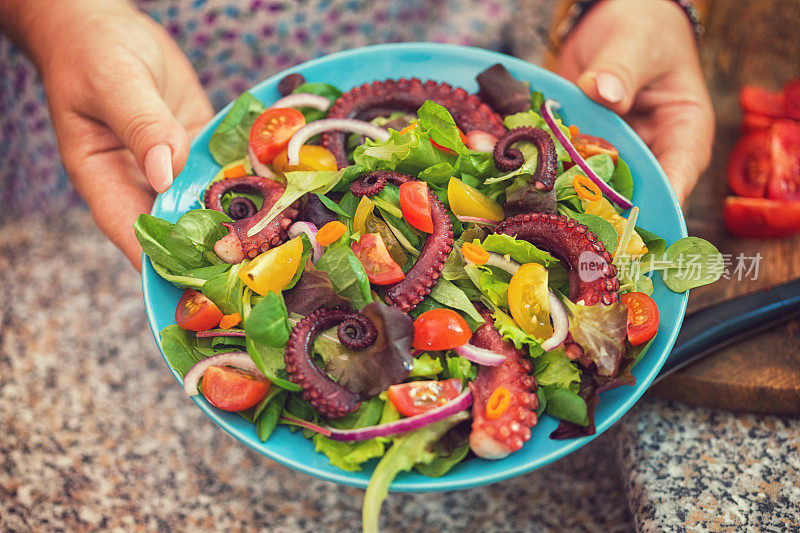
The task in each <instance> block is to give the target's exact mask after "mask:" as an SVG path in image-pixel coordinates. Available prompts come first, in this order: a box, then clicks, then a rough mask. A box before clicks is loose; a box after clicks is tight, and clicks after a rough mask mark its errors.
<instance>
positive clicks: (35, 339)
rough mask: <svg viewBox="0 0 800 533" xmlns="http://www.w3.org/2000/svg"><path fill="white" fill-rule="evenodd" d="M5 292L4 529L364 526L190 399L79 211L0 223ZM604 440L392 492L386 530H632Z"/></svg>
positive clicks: (1, 336) (339, 501)
mask: <svg viewBox="0 0 800 533" xmlns="http://www.w3.org/2000/svg"><path fill="white" fill-rule="evenodd" d="M0 302H2V304H0V428H2V431H0V530H9V531H27V530H39V531H54V530H70V531H74V530H97V529H102V530H107V529H111V528H118V529H119V530H124V531H132V530H139V529H142V530H161V531H164V530H178V531H180V530H197V529H198V528H199V529H201V530H214V531H231V530H232V531H253V530H269V531H315V532H316V531H357V530H359V529H360V524H361V517H360V510H361V499H362V496H363V491H361V490H358V489H353V488H344V487H340V486H337V485H335V484H333V483H330V482H326V481H320V480H317V479H315V478H312V477H309V476H307V475H305V474H300V473H297V472H294V471H291V470H289V469H287V468H285V467H283V466H280V465H278V464H276V463H274V462H272V461H270V460H269V459H266V458H264V457H262V456H261V455H258V454H257V453H255V452H253V451H251V450H249V449H248V448H246V447H245V446H243V445H240V444H239V443H237V442H235V441H234V440H233V439H232V438H231V437H229V436H228V435H227V434H225V433H224V432H223V431H222V430H220V429H219V428H217V427H216V426H215V425H214V424H213V423H212V422H211V421H209V420H208V419H207V418H206V417H205V416H204V415H203V414H202V413H201V411H200V410H199V409H197V408H196V407H195V406H194V405H193V404H192V403H191V402H190V401H189V400H188V399H187V398H186V397H185V396H184V395H183V393H182V391H181V390H180V388H179V387H178V386H177V384H176V383H175V380H174V379H173V377H172V375H171V374H170V373H169V372H168V371H167V368H166V366H165V364H164V362H163V360H162V359H161V355H160V354H159V352H158V348H157V347H156V344H155V342H154V341H153V338H152V336H151V334H150V331H149V328H148V326H147V323H146V320H145V316H144V309H143V304H142V299H141V289H140V285H139V276H138V275H137V274H136V273H135V272H134V271H133V270H132V269H131V268H130V266H128V265H127V264H126V263H125V261H124V259H123V257H122V255H121V254H120V253H119V252H118V251H117V250H116V249H115V248H114V247H113V246H112V245H111V244H110V243H108V242H107V241H106V240H105V238H104V237H103V236H102V235H101V234H100V232H99V231H98V230H97V229H95V227H94V225H93V223H92V221H91V217H90V216H89V215H88V214H87V213H85V212H82V211H76V212H70V213H68V214H66V215H65V217H64V218H60V219H51V220H47V221H41V220H37V221H26V222H24V223H19V222H10V221H6V222H5V223H3V224H0ZM613 448H614V439H613V435H611V434H609V435H605V436H603V437H601V438H599V439H598V440H596V441H595V442H594V443H592V444H591V445H589V446H587V447H585V448H583V449H582V450H580V451H579V452H577V453H575V454H573V455H571V456H569V457H568V458H566V459H564V460H562V461H559V462H557V463H556V464H554V465H551V466H549V467H546V468H543V469H541V470H539V471H537V472H533V473H530V474H528V475H525V476H521V477H518V478H516V479H513V480H509V481H505V482H502V483H498V484H495V485H492V486H490V487H487V488H478V489H472V490H466V491H460V492H450V493H439V494H419V495H415V494H396V495H391V496H390V498H389V499H388V501H387V502H386V504H385V505H384V508H383V514H382V524H383V527H384V530H386V531H421V530H425V531H429V532H435V531H512V530H536V531H556V530H571V531H630V530H632V529H633V521H632V517H631V515H630V513H629V511H628V507H627V505H626V497H625V492H624V489H623V482H622V478H621V477H620V475H619V470H618V467H617V463H616V461H615V454H614V453H612V450H613ZM598 458H599V459H600V460H598Z"/></svg>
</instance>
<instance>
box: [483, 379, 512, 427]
mask: <svg viewBox="0 0 800 533" xmlns="http://www.w3.org/2000/svg"><path fill="white" fill-rule="evenodd" d="M509 405H511V391H509V390H508V389H507V388H505V387H503V386H500V387H497V388H496V389H495V390H494V392H493V393H492V395H491V396H489V400H487V402H486V417H487V418H490V419H492V420H495V419H497V418H500V417H501V416H502V415H503V413H505V412H506V411H507V410H508V406H509Z"/></svg>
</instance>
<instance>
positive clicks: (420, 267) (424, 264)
mask: <svg viewBox="0 0 800 533" xmlns="http://www.w3.org/2000/svg"><path fill="white" fill-rule="evenodd" d="M411 180H414V178H413V177H411V176H407V175H405V174H400V173H399V172H394V171H391V170H375V171H372V172H366V173H364V174H362V175H361V176H360V177H359V178H358V179H357V180H356V181H354V182H353V183H352V184H351V185H350V192H352V193H353V194H354V195H356V196H363V195H364V194H378V193H379V192H380V191H381V189H383V187H384V185H385V184H386V183H387V182H388V183H392V184H393V185H401V184H402V183H405V182H407V181H411ZM428 198H429V199H430V204H431V219H432V220H433V232H432V233H429V234H428V237H427V239H426V240H425V244H424V245H423V246H422V250H421V251H420V254H419V257H418V258H417V262H416V263H414V266H412V267H411V268H410V269H409V271H408V272H406V276H405V278H403V280H402V281H400V282H398V283H396V284H394V285H392V286H391V287H389V288H388V290H387V291H386V299H387V301H388V302H389V304H390V305H392V306H393V307H396V308H398V309H400V310H401V311H403V312H406V313H407V312H409V311H411V310H412V309H414V308H415V307H416V306H417V305H419V303H420V302H422V300H423V299H424V298H425V297H426V296H427V295H428V294H430V293H431V289H432V288H433V286H434V285H436V283H437V281H438V280H439V276H440V275H441V271H442V268H443V267H444V263H445V261H447V258H448V257H449V256H450V252H451V251H452V250H453V224H452V223H451V222H450V217H449V216H448V215H447V209H446V208H445V207H444V205H443V204H442V202H441V201H440V200H439V197H438V196H436V194H435V193H434V192H433V191H428Z"/></svg>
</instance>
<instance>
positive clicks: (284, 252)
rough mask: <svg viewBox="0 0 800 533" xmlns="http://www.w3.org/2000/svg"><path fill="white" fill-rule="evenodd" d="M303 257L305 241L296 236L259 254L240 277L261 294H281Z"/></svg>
mask: <svg viewBox="0 0 800 533" xmlns="http://www.w3.org/2000/svg"><path fill="white" fill-rule="evenodd" d="M302 257H303V241H302V240H301V239H300V237H295V238H294V239H292V240H290V241H289V242H285V243H283V244H281V245H280V246H278V247H276V248H270V249H269V250H267V251H266V252H264V253H262V254H260V255H257V256H256V257H255V259H253V260H252V261H250V262H249V263H248V264H247V265H245V266H243V267H242V269H241V270H240V271H239V279H241V280H242V283H244V284H245V285H247V286H248V287H249V288H250V289H251V290H253V291H254V292H257V293H258V294H260V295H261V296H265V295H266V294H267V293H269V292H274V293H278V294H280V292H281V291H282V290H283V288H284V287H286V286H287V285H288V284H289V282H290V281H292V278H293V277H294V275H295V272H297V268H298V267H299V266H300V259H301V258H302Z"/></svg>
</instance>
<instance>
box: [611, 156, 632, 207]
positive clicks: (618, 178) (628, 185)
mask: <svg viewBox="0 0 800 533" xmlns="http://www.w3.org/2000/svg"><path fill="white" fill-rule="evenodd" d="M608 184H609V185H611V187H612V188H613V189H614V190H615V191H617V192H618V193H620V194H621V195H622V196H624V197H625V198H631V197H632V196H633V177H632V176H631V171H630V169H629V168H628V165H627V164H626V163H625V161H623V160H622V158H620V157H618V158H617V164H616V165H615V166H614V173H613V174H611V179H610V180H609V181H608Z"/></svg>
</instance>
